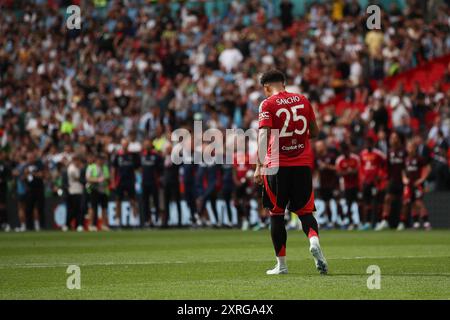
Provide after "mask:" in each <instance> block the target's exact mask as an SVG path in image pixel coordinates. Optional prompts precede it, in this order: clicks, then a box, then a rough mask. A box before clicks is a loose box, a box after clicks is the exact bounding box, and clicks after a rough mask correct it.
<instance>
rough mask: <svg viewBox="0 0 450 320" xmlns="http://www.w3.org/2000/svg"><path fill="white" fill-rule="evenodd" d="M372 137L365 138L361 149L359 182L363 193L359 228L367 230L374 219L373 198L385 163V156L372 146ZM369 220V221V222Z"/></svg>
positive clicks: (373, 142) (374, 198) (373, 143)
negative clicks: (363, 147)
mask: <svg viewBox="0 0 450 320" xmlns="http://www.w3.org/2000/svg"><path fill="white" fill-rule="evenodd" d="M374 145H375V141H374V140H373V138H371V137H368V138H367V139H366V148H365V149H364V150H362V151H361V153H360V155H359V157H360V159H361V184H362V193H363V203H362V215H361V230H368V229H370V228H371V226H372V224H373V223H375V221H376V208H375V207H376V205H375V203H374V202H375V200H376V196H377V194H378V189H377V184H378V182H379V179H380V176H379V172H380V170H382V169H383V168H384V166H385V163H386V156H385V155H384V154H383V153H382V152H381V151H380V150H378V149H376V148H375V147H374ZM369 221H370V222H369Z"/></svg>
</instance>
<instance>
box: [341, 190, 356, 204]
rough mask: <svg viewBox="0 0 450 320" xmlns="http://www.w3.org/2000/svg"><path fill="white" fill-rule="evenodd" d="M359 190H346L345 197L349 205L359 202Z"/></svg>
mask: <svg viewBox="0 0 450 320" xmlns="http://www.w3.org/2000/svg"><path fill="white" fill-rule="evenodd" d="M358 192H359V190H358V188H349V189H345V191H344V197H345V201H346V202H347V205H349V206H351V205H352V203H354V202H358Z"/></svg>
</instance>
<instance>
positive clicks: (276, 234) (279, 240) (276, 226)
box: [267, 212, 287, 274]
mask: <svg viewBox="0 0 450 320" xmlns="http://www.w3.org/2000/svg"><path fill="white" fill-rule="evenodd" d="M270 235H271V237H272V244H273V248H274V249H275V256H276V258H277V266H276V267H275V268H274V269H272V270H268V271H267V274H283V273H287V264H286V241H287V232H286V225H285V223H284V214H279V213H278V214H277V213H272V212H271V217H270Z"/></svg>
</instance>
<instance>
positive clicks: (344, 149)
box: [341, 142, 350, 152]
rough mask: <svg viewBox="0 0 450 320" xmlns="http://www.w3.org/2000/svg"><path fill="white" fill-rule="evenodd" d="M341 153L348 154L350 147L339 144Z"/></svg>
mask: <svg viewBox="0 0 450 320" xmlns="http://www.w3.org/2000/svg"><path fill="white" fill-rule="evenodd" d="M341 151H342V152H350V146H349V145H348V144H347V143H345V142H342V143H341Z"/></svg>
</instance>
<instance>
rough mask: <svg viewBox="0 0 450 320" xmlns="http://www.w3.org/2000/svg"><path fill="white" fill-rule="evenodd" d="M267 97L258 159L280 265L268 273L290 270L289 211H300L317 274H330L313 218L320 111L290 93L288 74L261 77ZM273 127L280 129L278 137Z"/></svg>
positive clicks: (262, 109)
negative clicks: (315, 143)
mask: <svg viewBox="0 0 450 320" xmlns="http://www.w3.org/2000/svg"><path fill="white" fill-rule="evenodd" d="M260 82H261V85H262V86H263V89H264V94H265V95H266V96H267V99H265V100H264V101H263V102H262V103H261V105H260V110H259V136H258V160H257V166H256V170H255V174H254V176H255V181H256V182H257V183H260V184H262V183H264V193H263V204H264V207H266V208H267V209H268V210H269V211H270V215H271V236H272V242H273V246H274V249H275V255H276V258H277V264H276V266H275V268H273V269H272V270H268V271H267V274H269V275H273V274H284V273H287V272H288V269H287V264H286V242H287V232H286V226H285V220H284V214H285V210H286V208H287V209H288V210H289V211H291V212H295V213H296V214H297V215H298V216H299V219H300V221H301V223H302V228H303V231H304V232H305V234H306V236H307V237H308V238H309V242H310V252H311V254H312V255H313V257H314V261H315V265H316V268H317V270H318V271H319V272H320V273H321V274H326V273H327V271H328V265H327V262H326V260H325V258H324V256H323V254H322V250H321V248H320V244H319V226H318V225H317V221H316V219H315V217H314V216H313V211H315V207H314V191H313V187H312V169H311V168H312V166H313V154H312V150H311V146H310V142H309V139H310V138H314V137H316V136H317V135H318V133H319V128H318V127H317V124H316V119H315V115H314V110H313V109H312V107H311V104H310V103H309V101H308V99H306V97H305V96H303V95H299V94H295V93H289V92H287V91H286V90H285V82H286V79H285V76H284V74H283V73H282V72H280V71H277V70H272V71H268V72H266V73H264V74H263V75H262V77H261V80H260ZM271 129H275V130H278V134H276V133H272V132H271Z"/></svg>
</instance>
